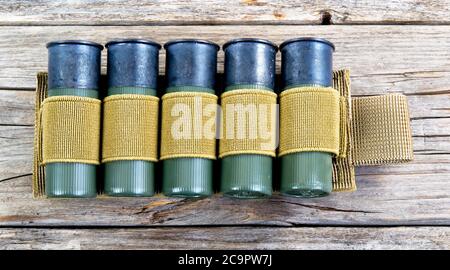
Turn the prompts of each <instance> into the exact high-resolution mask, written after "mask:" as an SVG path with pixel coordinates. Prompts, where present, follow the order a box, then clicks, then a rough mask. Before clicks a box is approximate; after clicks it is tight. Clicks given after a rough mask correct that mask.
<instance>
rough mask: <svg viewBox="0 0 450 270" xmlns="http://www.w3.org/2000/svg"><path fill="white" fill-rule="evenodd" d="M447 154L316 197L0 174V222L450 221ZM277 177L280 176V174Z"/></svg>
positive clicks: (365, 172) (373, 170)
mask: <svg viewBox="0 0 450 270" xmlns="http://www.w3.org/2000/svg"><path fill="white" fill-rule="evenodd" d="M449 178H450V162H449V159H448V155H444V156H443V155H429V156H427V155H421V156H418V157H417V159H416V160H415V161H414V162H412V163H410V164H405V165H393V166H380V167H365V168H359V169H358V170H357V179H358V191H356V192H353V193H334V194H332V195H331V196H329V197H325V198H317V199H297V198H290V197H283V196H279V195H278V194H275V196H273V197H272V198H270V199H267V200H236V199H229V198H226V197H223V196H221V195H220V194H217V195H215V196H213V197H211V198H206V199H201V200H194V199H174V198H166V197H163V196H161V195H158V196H156V197H152V198H107V197H100V198H97V199H39V200H33V199H32V196H31V177H30V176H28V175H27V176H23V177H15V178H11V179H7V180H4V181H2V182H0V226H32V227H33V226H107V227H108V226H169V225H170V226H173V225H183V226H197V225H202V226H204V225H215V226H219V225H273V226H300V225H301V226H303V225H321V224H322V225H324V224H328V225H342V226H344V225H351V226H354V225H358V226H365V225H395V226H397V225H447V226H449V225H450V208H449V207H448V205H450V195H449V194H450V186H449V185H448V184H447V182H448V179H449ZM277 179H278V178H277ZM276 181H277V180H276Z"/></svg>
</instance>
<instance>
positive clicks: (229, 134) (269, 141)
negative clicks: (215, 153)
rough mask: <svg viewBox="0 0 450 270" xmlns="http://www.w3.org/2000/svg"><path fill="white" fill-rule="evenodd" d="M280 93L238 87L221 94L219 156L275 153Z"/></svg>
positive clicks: (271, 154) (273, 155) (270, 154)
mask: <svg viewBox="0 0 450 270" xmlns="http://www.w3.org/2000/svg"><path fill="white" fill-rule="evenodd" d="M276 103H277V95H276V94H275V93H273V92H270V91H266V90H257V89H239V90H232V91H229V92H225V93H224V94H222V96H221V107H222V112H223V113H222V116H223V121H222V123H223V124H222V130H221V135H222V138H221V139H220V144H219V157H220V158H223V157H225V156H230V155H240V154H259V155H267V156H271V157H275V149H276V128H277V126H276V125H277V123H276V120H277V115H276V113H277V107H276Z"/></svg>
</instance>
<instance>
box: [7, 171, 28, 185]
mask: <svg viewBox="0 0 450 270" xmlns="http://www.w3.org/2000/svg"><path fill="white" fill-rule="evenodd" d="M32 175H33V174H32V173H26V174H21V175H16V176H13V177H8V178H3V179H0V183H1V182H6V181H9V180H14V179H17V178H22V177H26V176H32Z"/></svg>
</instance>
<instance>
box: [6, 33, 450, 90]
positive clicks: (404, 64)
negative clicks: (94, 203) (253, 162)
mask: <svg viewBox="0 0 450 270" xmlns="http://www.w3.org/2000/svg"><path fill="white" fill-rule="evenodd" d="M297 36H322V37H325V38H328V39H330V40H331V41H332V42H334V43H335V45H336V48H337V50H336V52H335V54H334V67H335V68H336V69H338V68H349V69H351V71H352V86H353V93H354V94H357V95H371V94H380V93H387V92H403V93H405V94H410V93H416V94H420V93H429V94H448V93H449V91H450V89H449V85H450V61H449V60H448V59H449V51H448V48H450V26H408V27H405V26H399V25H397V26H291V25H289V26H287V25H286V26H283V25H277V26H239V27H236V26H195V27H189V26H188V27H183V26H160V27H145V26H111V27H106V26H102V27H92V26H46V27H41V26H37V27H6V26H5V27H0V40H2V41H3V42H2V45H1V46H0V67H1V69H0V89H23V88H27V89H33V88H34V87H35V74H36V72H38V71H42V70H45V69H46V67H47V49H46V48H45V44H46V43H47V42H49V41H52V40H57V39H61V38H64V39H76V38H82V39H90V40H93V41H97V42H100V43H106V42H107V41H108V40H110V39H114V38H123V37H142V38H152V39H155V40H156V41H158V42H160V43H164V42H166V41H168V40H170V39H175V38H191V37H196V38H202V39H210V40H212V41H215V42H217V43H219V44H223V43H225V42H226V41H228V40H230V39H233V38H237V37H261V38H267V39H270V40H272V41H274V42H276V43H278V44H279V43H281V42H283V41H284V40H286V39H290V38H293V37H297ZM164 57H165V52H164V50H161V53H160V72H161V73H163V72H164V64H165V61H164ZM280 58H281V57H280V54H278V67H279V60H280ZM105 64H106V51H104V52H103V67H105ZM218 69H219V71H222V70H223V52H222V51H221V52H219V65H218ZM278 70H279V69H278ZM103 72H106V70H105V68H104V69H103Z"/></svg>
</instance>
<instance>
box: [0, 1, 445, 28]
mask: <svg viewBox="0 0 450 270" xmlns="http://www.w3.org/2000/svg"><path fill="white" fill-rule="evenodd" d="M449 6H450V2H449V1H448V0H441V1H439V0H402V1H353V0H343V1H338V0H316V1H295V0H283V1H279V0H277V1H268V0H230V1H220V0H191V1H170V0H158V1H138V0H132V1H125V0H122V1H106V0H101V1H89V0H83V1H61V0H59V1H48V0H46V1H33V0H27V1H18V0H14V1H11V0H9V1H8V0H4V1H3V0H2V1H0V24H3V25H69V24H78V25H170V24H178V25H186V24H191V25H195V24H238V25H242V24H322V23H333V24H448V23H450V18H449V16H448V13H449Z"/></svg>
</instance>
